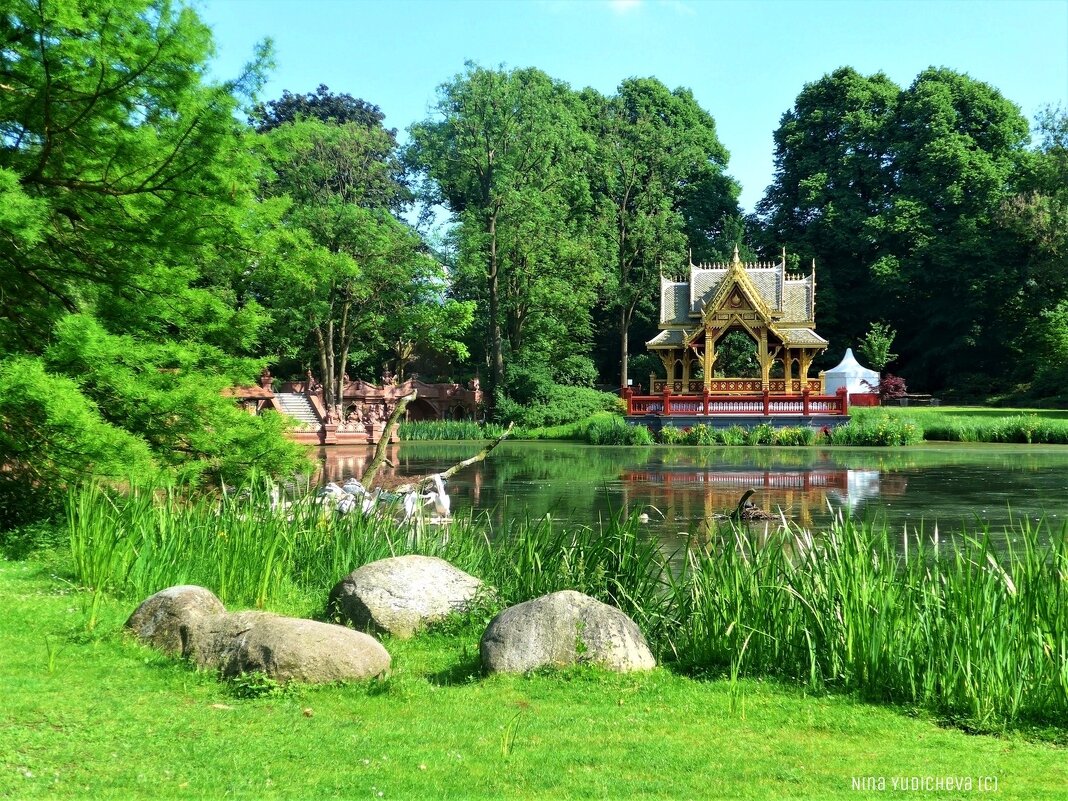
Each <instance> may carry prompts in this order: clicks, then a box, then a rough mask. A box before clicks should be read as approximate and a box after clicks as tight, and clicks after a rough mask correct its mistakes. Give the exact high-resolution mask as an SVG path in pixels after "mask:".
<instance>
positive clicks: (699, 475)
mask: <svg viewBox="0 0 1068 801" xmlns="http://www.w3.org/2000/svg"><path fill="white" fill-rule="evenodd" d="M887 478H890V480H889V481H887V480H886V479H887ZM622 479H623V487H624V493H625V497H626V503H627V506H628V507H629V508H635V507H636V506H654V507H656V508H657V509H659V510H660V511H661V512H663V513H664V516H665V517H666V518H667V519H668V520H677V521H684V520H710V519H712V518H713V517H714V516H715V515H717V514H718V515H722V514H724V513H726V512H730V511H733V510H734V508H735V507H736V506H737V504H738V500H739V498H741V496H742V494H743V493H744V492H745V491H746V490H749V489H753V490H756V493H755V494H754V495H753V496H752V498H751V500H752V502H753V503H755V504H756V505H757V506H758V507H760V508H761V509H763V510H764V511H766V512H769V513H771V514H773V515H775V516H776V517H778V515H779V512H780V511H781V512H782V514H783V515H785V517H786V519H787V520H789V521H790V522H792V523H797V524H799V525H801V526H805V527H810V526H812V525H813V524H815V523H819V522H822V521H825V520H827V519H828V517H829V516H830V513H831V510H833V511H834V513H837V512H838V511H842V512H844V513H845V514H847V515H850V514H853V513H854V512H856V511H857V509H858V507H859V506H860V505H861V504H862V503H863V502H865V501H869V500H872V499H874V498H877V497H879V496H880V495H882V494H890V495H900V494H902V493H903V492H904V489H905V487H904V483H905V479H904V477H903V476H891V477H884V476H883V475H882V473H881V472H880V471H879V470H853V469H848V468H832V467H827V468H821V467H812V468H802V469H741V470H739V469H726V470H715V469H694V468H688V469H672V468H648V469H637V470H627V471H624V473H623V476H622Z"/></svg>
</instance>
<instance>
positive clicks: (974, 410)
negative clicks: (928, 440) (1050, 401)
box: [880, 406, 1068, 421]
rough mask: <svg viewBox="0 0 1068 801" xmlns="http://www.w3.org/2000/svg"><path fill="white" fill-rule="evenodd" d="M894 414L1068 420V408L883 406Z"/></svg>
mask: <svg viewBox="0 0 1068 801" xmlns="http://www.w3.org/2000/svg"><path fill="white" fill-rule="evenodd" d="M880 408H882V409H885V410H886V411H888V412H891V413H892V414H897V415H901V416H903V417H912V418H915V419H917V420H920V421H923V420H925V419H930V418H936V417H972V418H980V419H984V420H989V419H992V418H996V417H1016V416H1018V415H1033V416H1035V417H1038V418H1040V419H1043V420H1068V409H1015V408H1007V407H995V406H883V407H880Z"/></svg>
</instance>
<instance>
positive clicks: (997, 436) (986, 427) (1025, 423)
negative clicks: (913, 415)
mask: <svg viewBox="0 0 1068 801" xmlns="http://www.w3.org/2000/svg"><path fill="white" fill-rule="evenodd" d="M923 438H924V439H926V440H941V441H946V442H1014V443H1027V444H1046V445H1065V444H1068V420H1053V419H1048V418H1041V417H1038V416H1037V415H1013V416H1010V417H994V418H983V417H954V416H937V417H936V416H932V417H931V419H925V420H924V423H923Z"/></svg>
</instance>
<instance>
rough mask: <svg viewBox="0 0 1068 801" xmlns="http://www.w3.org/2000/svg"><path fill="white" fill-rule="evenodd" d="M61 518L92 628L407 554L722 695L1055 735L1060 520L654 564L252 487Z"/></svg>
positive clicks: (637, 533) (616, 542) (266, 595)
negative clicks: (599, 604) (786, 697)
mask: <svg viewBox="0 0 1068 801" xmlns="http://www.w3.org/2000/svg"><path fill="white" fill-rule="evenodd" d="M68 525H69V528H70V539H71V549H72V554H73V557H74V559H73V561H74V565H75V571H76V573H77V576H78V579H79V580H80V581H81V582H82V583H83V584H84V585H86V586H88V587H90V588H92V590H93V594H92V599H93V600H92V609H91V622H92V623H94V624H95V620H96V612H97V611H98V609H99V601H100V599H101V598H102V597H103V595H104V594H105V593H112V594H117V595H121V596H124V597H128V598H130V599H131V600H134V599H136V600H139V599H141V598H143V597H145V596H147V595H149V594H151V593H154V592H157V591H158V590H160V589H163V588H164V587H167V586H171V585H174V584H187V583H193V584H201V585H203V586H206V587H209V588H210V589H212V590H214V591H215V592H217V593H218V594H219V596H220V597H221V598H222V600H223V601H224V602H225V603H226V604H227V605H230V606H257V607H267V608H271V609H275V610H277V611H287V612H291V613H298V614H315V613H317V612H321V611H322V609H323V606H324V604H325V602H326V598H327V594H328V592H329V590H330V588H331V587H332V586H333V585H334V583H336V582H337V581H338V580H340V579H341V578H342V577H344V576H345V575H346V574H347V573H348V572H350V571H351V570H353V569H355V568H356V567H359V566H360V565H363V564H366V563H368V562H371V561H374V560H376V559H380V558H383V557H387V556H396V555H401V554H408V553H419V554H424V555H429V556H439V557H441V558H444V559H447V560H449V561H450V562H452V563H453V564H455V565H457V566H458V567H460V568H462V569H464V570H466V571H468V572H469V573H472V574H473V575H476V576H478V577H480V578H482V579H483V580H484V581H486V582H487V583H488V584H490V585H491V586H493V587H494V588H495V589H496V594H495V596H494V598H495V600H494V601H493V603H495V604H497V605H499V606H505V605H509V604H513V603H518V602H521V601H525V600H528V599H530V598H534V597H538V596H540V595H544V594H546V593H549V592H554V591H556V590H563V589H575V590H579V591H581V592H585V593H587V594H589V595H592V596H594V597H596V598H598V599H600V600H602V601H605V602H607V603H611V604H614V605H615V606H617V607H618V608H620V609H621V610H622V611H624V612H625V613H626V614H628V615H630V616H631V617H632V618H633V619H634V620H635V621H636V622H637V623H638V625H639V626H640V627H641V628H642V630H643V631H644V632H645V634H646V636H647V638H648V639H649V641H650V645H651V646H652V647H653V649H654V651H655V652H656V653H657V654H658V655H659V657H660V658H661V659H667V660H673V661H676V662H678V663H679V664H680V665H681V666H683V667H687V666H688V667H693V668H700V669H703V670H712V671H723V672H724V674H725V675H729V676H730V678H731V679H732V680H733V681H734V682H735V684H736V683H737V680H738V678H739V676H777V677H781V678H784V679H787V680H792V681H797V682H800V683H803V684H805V685H807V686H810V687H813V688H816V689H825V688H837V689H842V690H847V691H854V692H857V693H858V694H860V695H861V696H863V697H865V698H869V699H873V700H882V701H891V702H896V703H906V704H915V705H920V706H923V707H926V708H929V709H933V710H935V711H937V712H939V713H940V714H945V715H947V716H950V717H954V718H959V719H961V720H967V721H969V723H970V725H974V726H978V727H983V728H994V727H997V726H1002V725H1005V724H1007V723H1011V722H1014V721H1023V720H1035V721H1045V722H1053V723H1056V724H1059V725H1066V724H1068V589H1066V588H1068V528H1064V527H1062V528H1061V529H1060V530H1058V531H1050V530H1049V528H1048V526H1045V525H1044V524H1043V525H1042V526H1041V527H1040V526H1039V525H1033V524H1032V523H1030V522H1027V521H1019V522H1017V523H1016V524H1014V526H1013V527H1012V528H1011V529H1009V530H1008V531H1006V532H1005V535H1006V536H1005V537H1004V538H1003V539H998V540H997V541H995V539H994V538H993V536H992V533H991V532H989V531H980V532H978V533H975V534H973V535H971V536H966V535H963V534H961V535H958V536H956V537H954V538H949V539H947V538H945V537H944V536H942V535H940V534H939V533H938V532H937V531H935V532H934V533H933V535H925V534H923V533H922V532H908V531H905V532H901V533H899V534H893V533H891V532H890V531H889V530H888V529H886V528H885V527H884V526H880V525H871V524H866V523H859V522H855V521H852V520H848V519H842V518H838V519H837V520H835V521H834V522H833V523H832V524H831V525H830V526H829V527H828V528H827V529H826V530H825V531H822V532H819V533H818V534H813V533H811V532H807V531H804V530H801V529H799V528H796V527H794V526H791V525H788V524H786V523H785V521H783V524H782V525H780V526H778V527H776V528H775V529H772V528H771V527H769V528H768V529H766V530H764V531H754V530H752V529H749V528H745V527H738V526H724V527H721V528H719V529H716V530H714V531H713V532H712V536H711V539H710V540H709V541H708V544H707V546H702V547H690V548H688V549H687V550H685V551H684V552H682V553H680V554H668V553H665V552H664V551H663V550H662V548H661V545H660V543H659V542H658V541H657V540H656V539H655V537H653V536H651V535H650V534H649V532H648V529H647V527H646V526H643V525H642V524H641V523H640V521H639V519H638V517H637V516H635V515H629V516H628V515H625V514H620V515H613V516H609V517H608V518H607V519H605V520H604V521H602V522H601V524H599V525H598V526H594V527H585V526H579V527H564V526H561V525H559V524H557V523H555V522H554V521H553V520H551V519H550V518H548V517H545V518H535V519H526V520H518V521H513V522H511V523H509V524H507V525H506V526H505V527H504V528H502V529H499V530H496V531H494V530H493V529H492V527H491V525H490V523H489V520H488V518H486V519H479V520H471V519H465V518H462V517H461V518H459V519H457V520H455V521H454V522H452V523H451V524H450V525H449V526H448V527H438V526H431V525H416V526H410V525H405V524H400V523H398V522H396V521H395V520H394V519H393V518H392V517H391V516H390V515H388V514H387V515H384V516H381V517H371V518H365V517H363V516H361V515H358V514H353V515H349V516H344V517H342V516H336V515H333V514H330V513H325V512H324V510H323V509H322V508H321V507H319V506H318V505H315V504H310V503H309V504H297V505H296V506H294V507H292V508H291V509H289V510H288V511H286V512H278V511H271V509H270V495H269V492H268V488H267V486H266V485H265V484H259V485H255V486H253V487H252V488H251V489H250V491H249V492H248V493H246V494H245V496H244V497H241V496H238V497H230V498H228V499H226V500H225V501H220V500H219V499H217V498H205V497H200V498H189V497H186V496H184V495H183V494H182V493H180V492H177V491H174V490H156V491H151V490H134V491H131V492H128V493H125V494H119V493H113V492H109V491H105V490H103V489H101V488H98V487H87V488H85V489H83V490H80V491H78V492H75V493H73V494H72V495H71V496H70V499H69V503H68Z"/></svg>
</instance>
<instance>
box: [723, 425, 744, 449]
mask: <svg viewBox="0 0 1068 801" xmlns="http://www.w3.org/2000/svg"><path fill="white" fill-rule="evenodd" d="M719 436H720V441H721V442H722V443H723V444H724V445H745V443H746V430H745V429H744V428H742V427H741V426H739V425H733V426H730V427H728V428H725V429H723V430H722V431H721V432H720V434H719Z"/></svg>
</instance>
